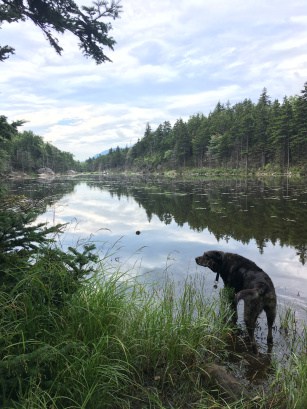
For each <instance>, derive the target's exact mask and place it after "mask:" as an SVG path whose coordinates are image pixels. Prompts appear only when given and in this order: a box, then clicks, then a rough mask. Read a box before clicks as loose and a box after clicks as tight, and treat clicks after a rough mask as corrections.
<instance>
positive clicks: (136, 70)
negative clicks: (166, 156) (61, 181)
mask: <svg viewBox="0 0 307 409" xmlns="http://www.w3.org/2000/svg"><path fill="white" fill-rule="evenodd" d="M78 3H79V4H84V5H89V4H91V3H92V2H91V1H89V0H80V1H78ZM122 5H123V13H122V15H121V18H120V19H118V20H115V21H112V22H111V24H112V25H113V30H112V32H111V35H112V36H113V37H114V38H115V40H116V41H117V44H116V45H115V51H114V52H112V51H109V50H107V49H106V50H105V51H106V53H107V55H108V56H109V57H110V58H111V59H112V61H113V63H112V64H110V63H106V64H102V65H98V66H97V65H96V64H95V63H94V62H93V61H92V60H90V59H85V58H84V57H82V55H81V53H80V51H79V50H78V44H77V42H76V40H75V39H74V38H73V36H72V35H69V34H67V35H64V36H60V43H61V45H62V46H63V48H64V51H63V55H62V57H60V56H58V55H57V54H56V53H55V52H54V51H53V50H52V49H51V48H50V46H49V44H48V42H47V41H46V39H45V38H44V35H43V34H42V33H41V32H40V31H39V30H38V29H37V28H35V27H33V25H31V24H30V22H25V23H18V24H10V25H8V24H4V25H3V26H2V30H1V37H2V39H1V44H10V45H12V46H14V47H15V48H16V55H15V56H13V57H11V58H10V59H9V60H7V61H6V62H4V63H1V76H0V87H1V94H0V96H1V98H0V112H1V114H3V115H6V116H8V118H9V120H15V119H20V118H21V119H25V120H28V121H29V122H28V123H27V124H26V125H25V126H24V129H30V130H32V131H33V132H35V133H37V134H39V135H41V136H42V137H43V138H44V139H45V140H46V141H50V142H52V143H53V144H54V145H55V146H57V147H58V148H59V149H62V150H65V151H70V152H71V153H73V154H74V155H75V157H76V159H80V160H84V159H87V158H88V157H91V156H94V155H95V154H96V153H98V152H101V151H104V150H106V149H109V148H110V147H116V146H121V147H125V146H126V145H131V144H133V143H135V142H136V141H137V140H138V139H139V138H141V137H142V136H143V134H144V130H145V127H146V123H147V122H149V123H150V124H151V126H152V128H155V127H156V126H158V125H159V124H160V123H163V122H164V121H167V120H169V121H170V122H171V123H174V121H175V120H176V119H178V118H179V117H181V118H183V119H185V118H188V117H189V116H190V115H192V114H194V113H197V112H203V113H204V114H208V113H209V112H210V111H211V110H213V109H214V107H215V105H216V103H217V102H218V101H221V102H226V101H227V100H229V101H230V102H231V103H236V102H238V101H241V100H243V99H244V98H251V99H252V100H254V101H256V100H257V99H258V97H259V95H260V93H261V91H262V89H263V88H264V87H266V88H267V89H268V94H269V95H270V96H271V98H272V99H275V98H278V99H282V98H283V97H284V95H288V96H290V95H295V94H298V93H299V92H300V90H301V89H302V87H303V84H304V82H305V81H306V70H307V68H306V64H305V61H306V60H307V47H306V45H307V44H306V43H307V41H306V38H307V25H306V20H307V14H306V11H305V8H306V7H305V2H304V1H303V0H294V1H292V2H291V4H290V3H288V2H285V1H282V2H280V1H277V0H272V1H271V2H267V1H265V0H260V1H259V2H257V3H255V2H253V1H251V0H247V1H243V0H234V1H232V2H223V4H221V3H220V2H219V3H218V2H216V1H213V0H207V1H205V2H204V1H202V0H179V1H176V2H174V1H173V0H164V1H163V0H155V1H154V0H148V1H146V2H143V1H141V0H129V1H128V0H122Z"/></svg>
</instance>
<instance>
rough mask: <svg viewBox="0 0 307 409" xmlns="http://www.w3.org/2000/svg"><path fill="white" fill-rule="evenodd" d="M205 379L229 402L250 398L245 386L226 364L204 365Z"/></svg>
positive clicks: (207, 383)
mask: <svg viewBox="0 0 307 409" xmlns="http://www.w3.org/2000/svg"><path fill="white" fill-rule="evenodd" d="M203 380H204V382H205V384H206V385H208V386H209V387H212V388H214V389H215V390H216V389H217V390H218V391H219V393H220V395H221V397H222V398H223V399H225V401H228V402H235V401H239V400H240V399H242V398H243V399H250V398H251V397H250V395H249V393H248V391H247V390H246V388H245V386H244V385H243V384H242V382H240V381H239V380H238V379H237V378H235V377H234V376H233V375H232V374H231V373H229V372H228V371H227V369H226V368H225V367H224V366H221V365H217V364H210V365H207V366H205V367H204V375H203Z"/></svg>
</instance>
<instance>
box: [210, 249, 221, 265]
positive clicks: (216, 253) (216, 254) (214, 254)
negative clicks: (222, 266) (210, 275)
mask: <svg viewBox="0 0 307 409" xmlns="http://www.w3.org/2000/svg"><path fill="white" fill-rule="evenodd" d="M210 257H211V258H212V259H213V260H214V261H215V262H216V263H220V262H221V261H222V259H223V253H222V252H221V251H217V250H213V251H210Z"/></svg>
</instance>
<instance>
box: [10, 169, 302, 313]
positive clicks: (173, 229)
mask: <svg viewBox="0 0 307 409" xmlns="http://www.w3.org/2000/svg"><path fill="white" fill-rule="evenodd" d="M305 182H306V181H304V180H297V179H291V178H284V179H278V178H272V179H269V178H267V179H265V180H258V179H223V180H221V179H218V180H202V181H197V182H183V181H173V180H172V181H169V180H165V179H162V178H161V179H157V178H156V179H152V178H145V177H143V178H140V177H135V178H133V177H130V178H124V177H117V178H114V177H109V176H100V177H97V176H96V177H94V176H91V177H82V178H71V179H66V180H60V179H54V180H39V181H37V180H36V181H18V182H12V184H11V190H12V191H13V192H19V193H24V194H26V195H28V196H30V197H32V198H36V199H38V198H43V197H49V205H48V207H47V209H46V212H45V213H44V214H42V215H40V216H39V219H38V220H39V221H40V222H41V221H46V222H48V223H51V224H54V223H68V227H67V229H66V231H65V233H64V235H63V236H62V237H61V238H60V242H61V245H63V246H64V247H67V246H71V245H73V246H78V245H82V244H84V243H86V242H88V241H91V242H94V243H95V244H96V246H97V249H98V250H99V252H100V255H101V257H103V258H105V260H106V263H107V265H108V266H109V268H111V269H114V270H116V269H120V270H121V271H125V272H126V273H127V275H130V276H131V275H135V276H138V277H139V279H142V280H144V281H146V282H152V281H154V282H158V281H159V280H162V279H164V278H165V276H166V275H171V276H172V277H173V279H174V280H175V281H178V282H180V281H184V280H185V279H186V277H188V276H191V275H196V274H202V275H205V276H206V281H207V288H208V293H210V294H214V293H217V291H218V290H214V289H213V283H214V279H215V275H214V274H212V273H211V272H210V270H208V269H205V268H203V267H200V266H197V265H196V263H195V261H194V260H195V257H196V256H198V255H201V254H202V253H203V252H204V251H208V250H212V249H219V250H222V251H230V252H235V253H239V254H241V255H243V256H245V257H248V258H250V259H252V260H253V261H255V262H256V264H258V265H259V266H260V267H261V268H263V269H264V270H265V271H266V272H267V273H269V275H270V276H271V277H272V280H273V282H274V284H275V287H276V291H277V294H278V300H279V304H280V305H283V306H294V307H295V310H296V312H297V317H298V319H303V318H304V316H305V315H306V310H305V307H306V306H307V268H306V264H305V263H306V260H307V227H306V219H307V187H306V186H307V185H306V183H305ZM136 232H138V233H140V234H136ZM219 287H222V283H221V282H220V283H219Z"/></svg>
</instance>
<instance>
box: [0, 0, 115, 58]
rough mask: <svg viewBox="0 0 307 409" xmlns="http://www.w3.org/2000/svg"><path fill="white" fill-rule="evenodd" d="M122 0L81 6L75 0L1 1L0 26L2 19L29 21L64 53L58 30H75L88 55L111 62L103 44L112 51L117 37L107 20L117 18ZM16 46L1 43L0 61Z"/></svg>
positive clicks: (83, 51)
mask: <svg viewBox="0 0 307 409" xmlns="http://www.w3.org/2000/svg"><path fill="white" fill-rule="evenodd" d="M119 3H120V2H119V1H115V0H111V1H110V3H109V1H108V0H101V1H95V2H93V5H92V6H91V7H86V6H81V7H78V5H77V4H76V3H75V1H73V0H61V1H58V0H48V1H47V0H35V1H34V0H2V1H1V4H0V25H1V24H2V23H3V22H5V21H6V22H8V23H12V22H18V21H25V20H30V21H32V22H33V23H34V24H35V25H36V26H37V27H39V28H40V29H41V30H42V32H43V33H44V34H45V36H46V38H47V40H48V41H49V44H50V45H51V47H52V48H53V49H54V50H55V51H56V52H57V53H58V54H61V53H62V51H63V48H62V47H61V46H60V45H59V41H58V39H57V37H55V33H60V34H63V33H65V32H66V31H68V32H70V33H72V34H73V35H74V36H76V37H77V38H78V40H79V48H80V49H81V51H82V53H83V54H84V55H85V56H86V57H91V58H93V59H94V60H95V61H96V63H97V64H100V63H102V62H106V61H111V60H110V59H109V57H107V56H106V55H105V53H104V49H103V47H108V48H109V49H111V50H113V46H114V44H115V40H114V39H113V38H112V37H110V36H109V31H110V30H111V29H112V26H111V24H110V23H105V22H104V21H102V20H104V19H116V18H118V16H119V13H120V11H121V6H120V4H119ZM13 53H14V49H13V48H12V47H10V46H9V45H5V46H2V47H1V46H0V61H4V60H5V59H6V58H8V57H9V56H10V55H11V54H13Z"/></svg>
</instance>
